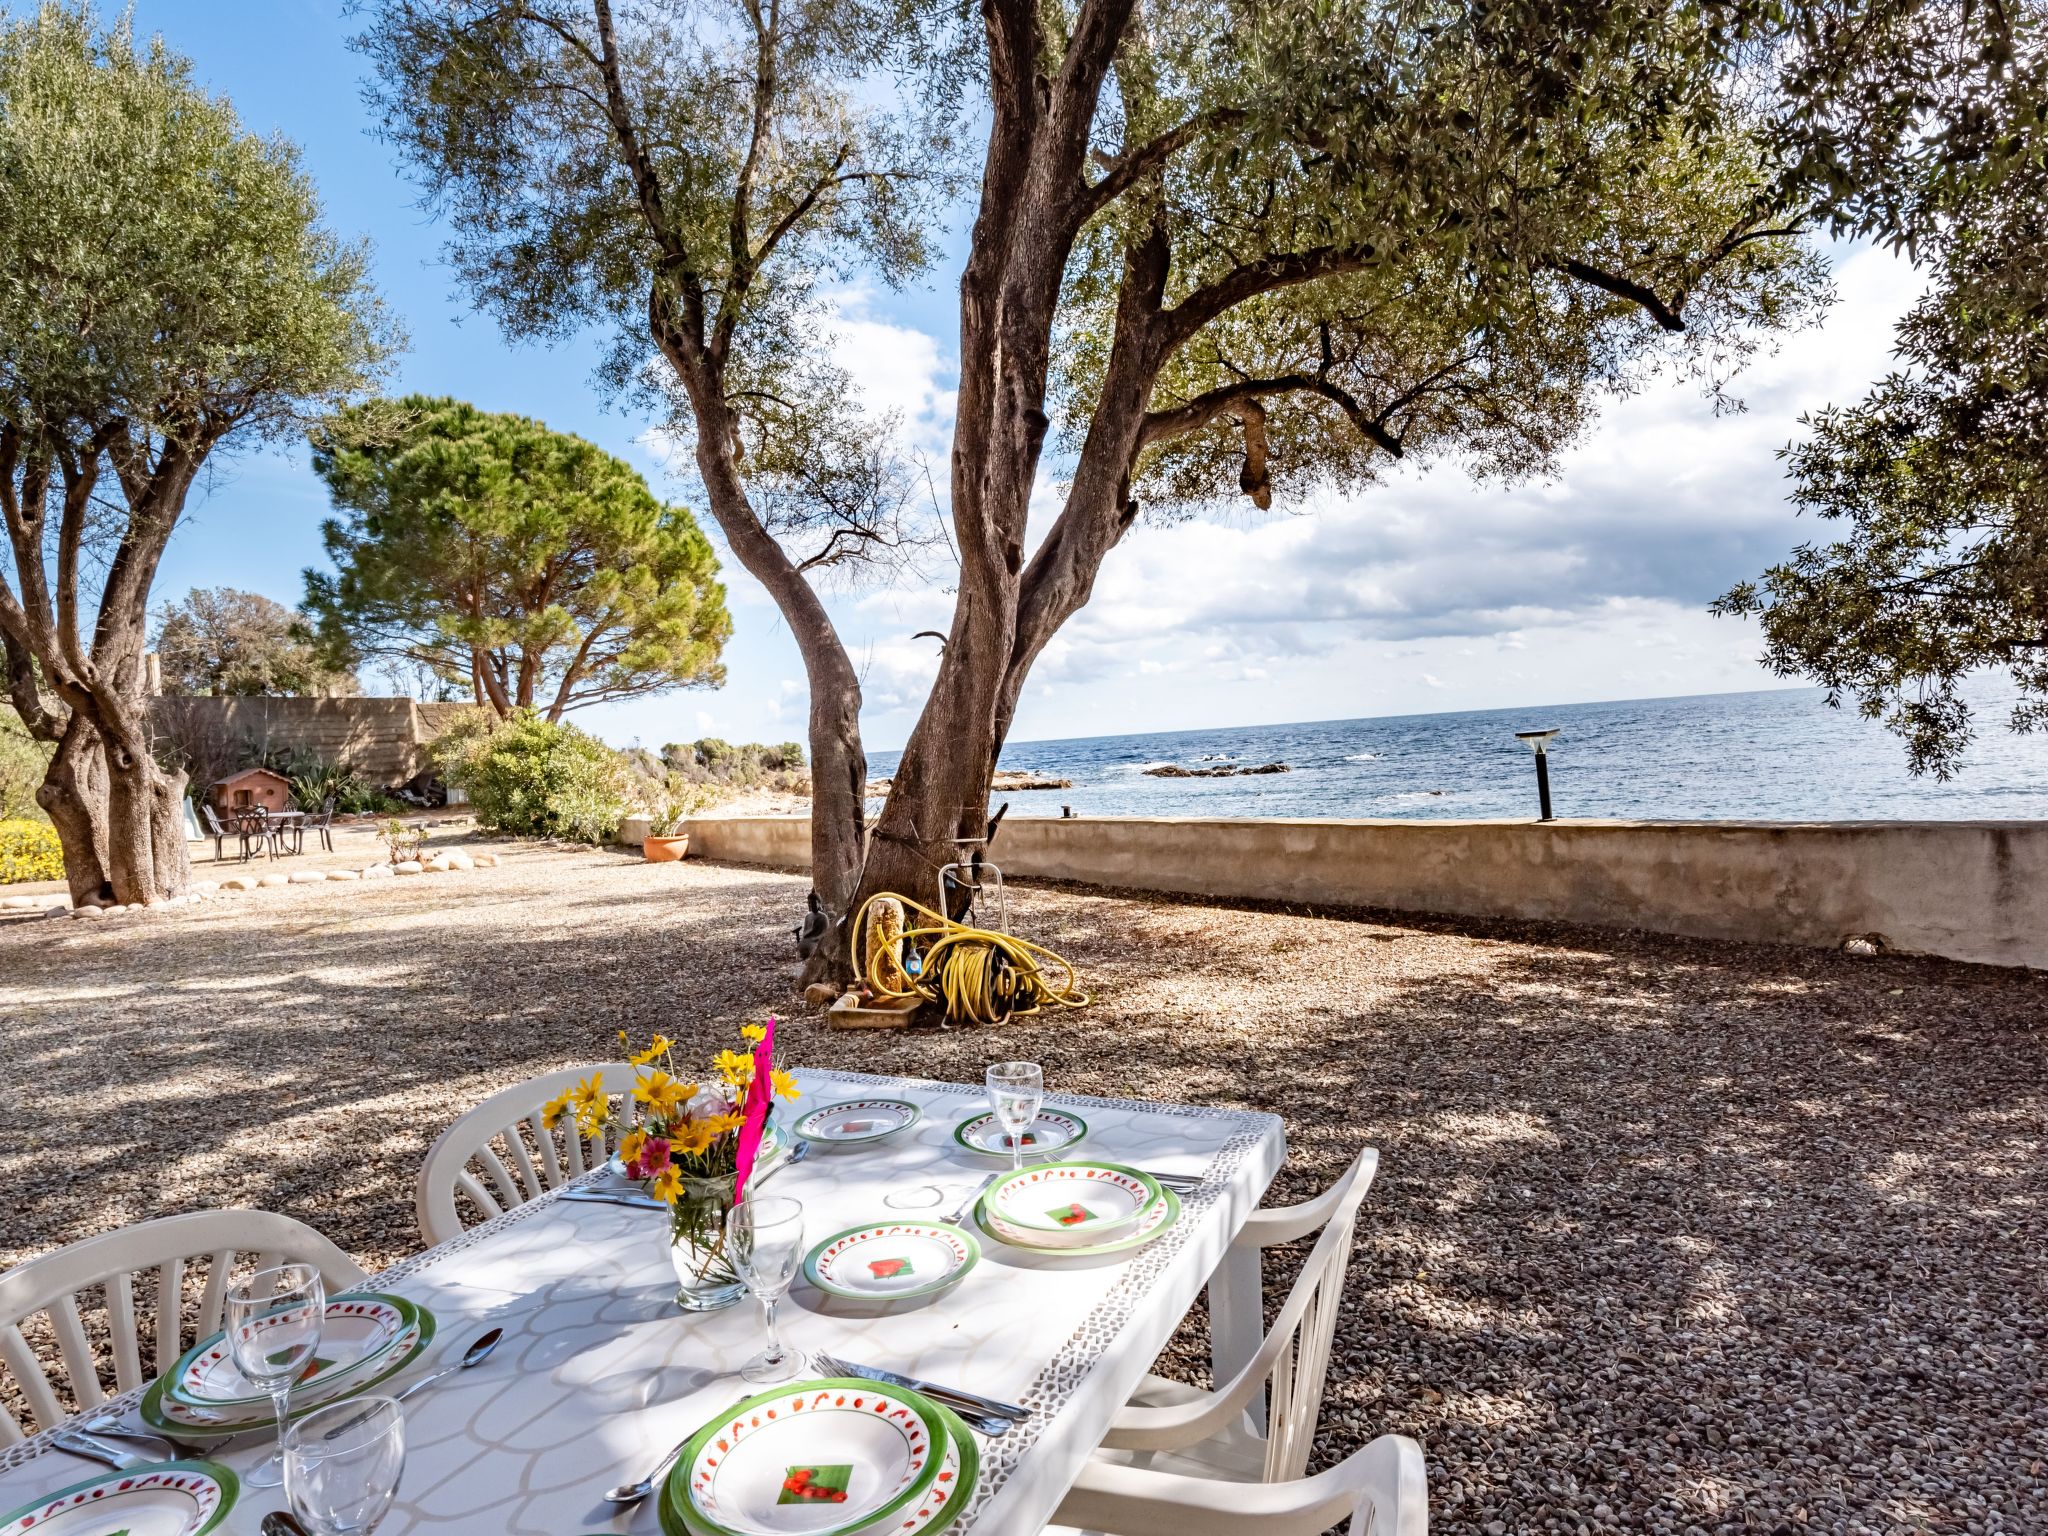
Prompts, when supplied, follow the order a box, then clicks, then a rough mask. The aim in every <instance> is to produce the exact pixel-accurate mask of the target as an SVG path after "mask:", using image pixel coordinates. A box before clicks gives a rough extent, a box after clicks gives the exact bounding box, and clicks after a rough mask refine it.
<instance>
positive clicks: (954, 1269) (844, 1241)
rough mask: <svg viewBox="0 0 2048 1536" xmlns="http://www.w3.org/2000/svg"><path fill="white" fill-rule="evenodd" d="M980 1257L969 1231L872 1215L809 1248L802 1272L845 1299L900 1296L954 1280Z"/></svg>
mask: <svg viewBox="0 0 2048 1536" xmlns="http://www.w3.org/2000/svg"><path fill="white" fill-rule="evenodd" d="M980 1261H981V1244H979V1243H977V1242H976V1241H975V1240H974V1236H973V1234H972V1233H969V1232H963V1231H961V1230H960V1228H958V1227H955V1226H949V1225H947V1224H946V1223H945V1222H943V1221H875V1222H869V1223H868V1224H867V1225H866V1226H864V1227H848V1228H847V1229H846V1230H845V1231H844V1232H835V1233H834V1234H833V1235H832V1236H830V1237H828V1238H826V1239H825V1241H823V1242H822V1243H820V1244H818V1246H817V1247H815V1248H813V1249H812V1250H811V1251H810V1252H809V1253H808V1254H807V1255H805V1257H804V1278H805V1279H806V1280H808V1281H810V1282H811V1284H812V1285H814V1286H816V1287H817V1288H818V1289H819V1290H821V1291H823V1292H824V1293H825V1294H826V1295H828V1296H843V1297H845V1298H846V1299H847V1300H848V1301H905V1300H908V1299H909V1298H910V1297H913V1296H930V1295H932V1294H934V1293H935V1292H938V1291H943V1290H945V1289H946V1288H947V1287H948V1286H953V1285H958V1284H959V1283H960V1281H961V1280H963V1279H964V1278H966V1275H967V1272H968V1271H969V1270H970V1269H972V1268H974V1266H975V1265H976V1264H977V1263H979V1262H980Z"/></svg>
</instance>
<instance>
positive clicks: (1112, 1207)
mask: <svg viewBox="0 0 2048 1536" xmlns="http://www.w3.org/2000/svg"><path fill="white" fill-rule="evenodd" d="M1159 1193H1160V1191H1159V1181H1158V1180H1157V1179H1155V1178H1153V1177H1152V1176H1151V1175H1150V1174H1148V1173H1140V1172H1139V1171H1138V1170H1137V1169H1135V1168H1126V1167H1124V1166H1122V1165H1121V1164H1119V1163H1097V1162H1089V1161H1078V1162H1068V1163H1046V1164H1043V1165H1041V1166H1039V1167H1036V1168H1025V1169H1022V1170H1020V1171H1018V1172H1016V1173H1011V1174H1005V1175H1004V1176H1003V1177H1002V1178H1000V1179H997V1180H996V1182H995V1183H994V1184H993V1185H991V1186H990V1187H989V1190H988V1192H987V1193H986V1194H984V1195H983V1196H982V1197H981V1204H982V1208H983V1209H985V1210H987V1211H988V1212H989V1213H990V1214H991V1215H992V1216H994V1217H995V1218H996V1219H997V1220H999V1221H1001V1222H1002V1223H1003V1224H1004V1225H1005V1226H1008V1227H1014V1228H1018V1229H1021V1230H1023V1231H1026V1232H1029V1233H1031V1234H1032V1236H1033V1239H1034V1240H1035V1241H1037V1242H1040V1243H1044V1244H1048V1245H1052V1246H1058V1247H1062V1248H1071V1247H1080V1246H1084V1245H1087V1244H1091V1243H1104V1242H1108V1241H1110V1240H1111V1239H1113V1238H1116V1237H1122V1236H1126V1235H1128V1230H1129V1228H1131V1227H1132V1226H1133V1225H1135V1224H1136V1222H1137V1220H1138V1216H1139V1213H1140V1212H1142V1211H1143V1210H1144V1209H1145V1207H1147V1206H1148V1205H1150V1204H1152V1202H1153V1201H1155V1200H1157V1199H1158V1198H1159Z"/></svg>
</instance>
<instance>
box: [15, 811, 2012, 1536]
mask: <svg viewBox="0 0 2048 1536" xmlns="http://www.w3.org/2000/svg"><path fill="white" fill-rule="evenodd" d="M803 891H804V885H803V883H802V882H801V881H800V880H799V879H797V878H796V877H793V876H786V875H777V874H771V873H764V872H762V871H758V870H747V869H738V868H731V867H719V866H715V865H705V864H701V863H694V862H693V863H689V864H684V865H644V864H640V863H636V862H630V861H628V860H626V859H624V858H622V857H620V856H618V855H615V854H611V853H596V852H588V851H584V852H574V853H570V852H558V851H547V850H541V849H533V848H528V849H523V850H511V851H510V852H509V856H508V858H507V861H506V863H505V865H504V866H502V867H500V868H498V869H494V870H478V871H473V872H470V873H466V874H458V875H441V876H423V877H416V878H412V879H402V880H394V881H380V882H376V883H375V884H374V885H364V884H360V883H358V884H356V885H351V886H345V887H337V886H326V885H315V886H300V887H291V888H287V889H282V890H266V891H259V892H254V893H250V894H248V895H244V896H240V897H235V898H232V899H225V900H219V901H215V902H212V903H209V904H207V905H204V906H200V907H195V908H191V909H186V910H182V911H179V912H175V913H170V914H165V915H162V916H153V915H152V916H142V917H131V918H125V919H109V920H106V921H103V922H100V923H92V924H88V923H83V922H74V921H66V920H62V919H53V920H48V921H44V920H40V919H24V920H4V921H0V1124H4V1125H5V1126H6V1128H7V1130H6V1134H5V1136H4V1137H0V1188H4V1189H6V1190H7V1191H8V1198H7V1200H6V1201H5V1202H0V1264H5V1263H13V1262H16V1261H19V1260H21V1259H24V1258H27V1257H29V1256H31V1255H33V1254H36V1253H39V1252H43V1251H46V1250H47V1249H49V1248H52V1247H55V1246H57V1245H58V1244H61V1243H64V1242H68V1241H71V1240H73V1239H76V1238H80V1237H84V1236H86V1235H88V1234H90V1233H93V1232H99V1231H103V1230H106V1229H108V1228H110V1227H113V1226H115V1225H118V1224H120V1223H124V1222H130V1221H138V1220H141V1219H143V1218H146V1217H149V1216H155V1215H160V1214H164V1213H167V1212H171V1211H177V1210H183V1209H188V1208H192V1207H198V1206H208V1205H224V1204H230V1203H233V1204H243V1205H253V1206H264V1207H269V1208H271V1209H275V1210H280V1211H285V1212H288V1213H290V1214H292V1215H294V1216H297V1217H300V1218H302V1219H304V1220H306V1221H309V1222H311V1223H313V1224H314V1225H316V1226H318V1227H320V1228H321V1229H323V1230H324V1231H326V1232H327V1233H328V1234H329V1235H331V1236H332V1237H334V1238H335V1239H336V1240H337V1241H338V1242H340V1243H341V1244H342V1246H343V1247H345V1248H348V1249H349V1250H351V1251H352V1252H353V1253H354V1254H355V1255H356V1256H357V1257H358V1258H359V1259H360V1260H361V1261H362V1262H363V1263H365V1264H366V1265H368V1266H370V1267H371V1268H376V1267H377V1266H379V1265H381V1264H384V1263H387V1262H389V1261H391V1260H394V1259H396V1258H399V1257H401V1256H403V1255H405V1254H406V1253H409V1252H411V1251H413V1250H414V1249H415V1248H416V1247H417V1246H418V1236H417V1233H416V1231H415V1229H414V1224H413V1214H412V1179H413V1175H414V1172H415V1171H416V1169H417V1168H418V1166H419V1163H420V1160H421V1157H422V1155H423V1154H424V1152H425V1151H426V1148H427V1145H428V1143H429V1142H430V1141H431V1140H432V1139H433V1137H434V1135H435V1134H436V1132H438V1131H439V1130H440V1128H441V1127H442V1126H444V1125H445V1124H446V1123H447V1122H448V1121H449V1120H451V1119H452V1118H453V1117H454V1116H455V1115H456V1114H458V1113H459V1112H460V1111H461V1110H462V1109H464V1108H466V1107H467V1106H468V1105H470V1104H472V1103H474V1102H475V1101H477V1100H478V1099H481V1098H483V1097H484V1096H485V1095H486V1094H487V1093H489V1092H491V1091H492V1090H494V1089H496V1088H499V1087H502V1086H504V1085H506V1084H509V1083H512V1082H515V1081H517V1080H519V1079H520V1078H522V1077H524V1076H526V1075H529V1074H531V1073H534V1072H538V1071H540V1070H543V1069H545V1068H549V1067H553V1066H557V1065H562V1064H565V1063H570V1062H576V1061H582V1060H590V1059H598V1058H603V1057H605V1056H607V1055H608V1054H609V1050H610V1044H611V1041H612V1039H613V1032H614V1031H615V1030H617V1029H619V1028H621V1027H625V1028H628V1029H630V1030H632V1031H634V1032H635V1033H636V1034H644V1033H645V1032H647V1031H649V1030H651V1029H654V1028H657V1027H658V1028H661V1029H664V1030H666V1031H668V1032H669V1033H670V1034H672V1035H676V1036H677V1037H678V1038H679V1039H681V1040H684V1041H686V1042H688V1041H695V1040H697V1039H703V1040H705V1041H709V1040H711V1039H713V1038H719V1039H722V1038H723V1037H724V1036H725V1034H726V1032H727V1031H729V1029H730V1028H731V1027H732V1026H733V1025H734V1024H735V1023H737V1022H740V1021H742V1020H745V1019H748V1018H753V1017H758V1016H759V1015H760V1014H761V1013H763V1012H765V1011H767V1010H770V1009H783V1010H787V1009H788V1003H789V999H788V983H789V978H790V976H791V975H792V971H793V965H792V960H791V954H792V951H791V946H790V938H789V929H790V928H791V926H792V925H793V924H794V923H795V921H796V918H797V915H798V912H799V907H800V903H801V899H802V895H803ZM1016 907H1017V916H1018V919H1019V922H1018V926H1019V927H1020V929H1021V930H1022V931H1024V932H1026V933H1027V934H1028V935H1029V936H1031V937H1033V938H1036V939H1039V940H1041V941H1043V942H1046V943H1049V944H1051V945H1053V946H1054V947H1055V948H1057V949H1059V950H1061V951H1062V952H1064V953H1066V954H1067V955H1069V956H1070V957H1071V958H1072V959H1074V960H1075V962H1076V963H1077V964H1078V965H1079V966H1080V967H1081V969H1082V971H1083V973H1084V975H1085V978H1086V982H1087V984H1088V986H1089V987H1090V988H1091V989H1092V990H1093V991H1094V992H1095V994H1096V997H1097V1001H1096V1002H1095V1004H1094V1005H1093V1006H1092V1007H1090V1008H1088V1009H1086V1010H1085V1011H1082V1012H1079V1013H1075V1014H1065V1015H1055V1016H1042V1017H1038V1018H1032V1019H1024V1020H1018V1021H1015V1022H1013V1023H1012V1024H1010V1025H1009V1026H1007V1027H1005V1028H1003V1029H1001V1030H997V1031H988V1032H972V1031H951V1032H946V1033H934V1032H924V1031H920V1032H914V1033H905V1034H874V1033H834V1032H830V1031H827V1030H826V1029H825V1028H824V1027H823V1026H822V1024H821V1023H819V1022H818V1021H817V1019H816V1018H815V1017H803V1018H801V1019H800V1021H799V1022H798V1023H797V1024H796V1026H795V1028H794V1031H793V1033H794V1036H795V1040H794V1044H795V1056H796V1059H797V1060H798V1061H799V1062H801V1063H810V1064H818V1065H832V1066H842V1067H851V1068H863V1069H870V1070H877V1071H885V1072H887V1071H899V1070H901V1071H915V1072H921V1073H926V1074H929V1075H932V1076H936V1077H948V1078H956V1079H978V1078H979V1077H980V1074H981V1071H982V1068H983V1066H984V1065H985V1064H986V1062H987V1061H988V1060H990V1059H992V1058H995V1057H998V1056H1012V1055H1029V1056H1034V1057H1036V1058H1038V1059H1039V1060H1041V1061H1042V1062H1044V1064H1045V1067H1046V1076H1047V1078H1048V1080H1049V1081H1050V1082H1051V1083H1052V1084H1053V1085H1054V1086H1055V1087H1056V1088H1064V1089H1068V1090H1071V1091H1075V1092H1082V1093H1099V1094H1112V1095H1138V1096H1143V1097H1155V1098H1160V1099H1168V1100H1179V1101H1193V1102H1200V1103H1214V1104H1232V1105H1250V1106H1257V1107H1260V1108H1265V1109H1271V1110H1274V1111H1277V1112H1278V1113H1280V1114H1281V1115H1283V1116H1285V1118H1286V1122H1287V1131H1288V1142H1289V1149H1290V1155H1289V1162H1288V1166H1287V1169H1286V1171H1285V1172H1284V1173H1283V1174H1282V1176H1281V1180H1280V1183H1279V1184H1278V1185H1277V1186H1276V1188H1275V1190H1274V1192H1273V1196H1272V1197H1271V1198H1273V1199H1275V1200H1293V1199H1298V1198H1302V1197H1305V1196H1307V1195H1309V1194H1312V1193H1314V1192H1315V1191H1316V1190H1318V1189H1320V1188H1322V1187H1323V1186H1324V1185H1325V1184H1326V1183H1327V1182H1328V1181H1329V1180H1330V1179H1331V1178H1332V1177H1334V1176H1335V1174H1336V1173H1337V1172H1338V1171H1339V1170H1340V1169H1341V1168H1342V1166H1343V1165H1344V1163H1345V1162H1346V1161H1347V1160H1348V1159H1349V1157H1350V1156H1351V1155H1352V1153H1353V1151H1354V1150H1355V1149H1356V1148H1357V1147H1358V1146H1359V1145H1361V1144H1364V1143H1371V1144H1373V1145H1375V1146H1377V1147H1379V1148H1380V1152H1381V1163H1380V1173H1379V1178H1378V1182H1377V1184H1376V1185H1375V1187H1374V1190H1373V1193H1372V1195H1371V1197H1370V1198H1369V1200H1368V1203H1367V1205H1366V1208H1365V1215H1364V1219H1363V1221H1362V1223H1361V1227H1360V1236H1359V1245H1358V1251H1357V1253H1356V1256H1355V1257H1354V1259H1353V1262H1352V1268H1351V1278H1350V1284H1349V1288H1348V1292H1347V1305H1346V1310H1345V1313H1344V1316H1343V1318H1342V1321H1341V1324H1340V1330H1339V1338H1338V1345H1337V1354H1336V1360H1335V1363H1334V1366H1333V1370H1332V1378H1331V1383H1330V1389H1329V1394H1328V1397H1327V1399H1326V1401H1325V1404H1324V1408H1323V1417H1322V1426H1323V1430H1322V1437H1321V1441H1320V1444H1319V1447H1318V1458H1319V1462H1320V1461H1327V1460H1329V1459H1332V1458H1335V1457H1337V1456H1340V1455H1342V1454H1344V1453H1345V1452H1347V1451H1349V1450H1352V1449H1355V1448H1356V1447H1357V1446H1359V1445H1360V1444H1362V1443H1364V1442H1365V1441H1366V1440H1368V1439H1370V1438H1371V1437H1372V1436H1374V1435H1376V1434H1380V1433H1383V1432H1386V1431H1388V1430H1397V1431H1400V1432H1402V1433H1404V1434H1409V1435H1413V1436H1416V1437H1417V1438H1419V1439H1420V1440H1421V1441H1422V1442H1423V1444H1424V1447H1425V1450H1426V1453H1427V1456H1428V1460H1429V1467H1430V1477H1431V1517H1432V1524H1433V1528H1434V1529H1436V1530H1438V1531H1440V1532H1445V1533H1450V1536H1509V1533H1520V1532H1529V1531H1570V1532H1623V1531H1627V1532H1673V1533H1686V1536H1694V1533H1715V1536H1724V1533H1736V1532H1745V1533H1746V1532H1799V1533H1804V1532H1831V1533H1833V1532H1840V1533H1851V1532H1887V1533H1889V1532H1902V1531H1931V1532H1965V1533H1986V1532H2014V1533H2020V1532H2044V1531H2048V1479H2044V1473H2043V1463H2044V1458H2048V1278H2044V1276H2048V1161H2044V1155H2043V1153H2044V1148H2043V1140H2044V1118H2048V1064H2044V1061H2043V1050H2042V1047H2043V1020H2044V1018H2048V977H2044V976H2042V975H2040V974H2034V973H2024V972H2014V971H1999V970H1992V969H1986V968H1979V967H1971V966H1962V965H1953V964H1947V963H1943V962H1937V961H1925V960H1910V959H1899V958H1880V959H1864V960H1858V959H1852V958H1849V957H1846V956H1841V955H1835V954H1827V953H1820V952H1815V951H1807V950H1795V949H1779V948H1766V947H1753V946H1742V945H1730V944H1714V943H1701V942H1690V941H1685V940H1675V939H1666V938H1655V937H1645V936H1636V935H1625V934H1617V933H1611V932H1604V931H1597V930H1590V929H1566V928H1560V927H1551V926H1538V925H1509V924H1490V923H1480V922H1473V921H1469V920H1458V921H1452V920H1444V921H1435V920H1427V919H1413V918H1395V917H1392V916H1389V915H1386V914H1358V913H1351V914H1309V913H1304V912H1290V911H1283V910H1279V909H1273V910H1267V911H1245V910H1240V909H1231V908H1224V907H1211V906H1203V905H1197V904H1189V903H1184V902H1177V901H1168V900H1164V899H1158V898H1151V897H1142V896H1131V895H1119V894H1111V893H1104V892H1099V891H1084V890H1080V889H1068V888H1058V887H1039V888H1035V889H1024V888H1021V887H1020V888H1019V889H1018V893H1017V901H1016ZM1273 1278H1274V1281H1275V1282H1278V1281H1284V1279H1285V1278H1286V1264H1285V1260H1284V1259H1283V1260H1282V1261H1281V1262H1280V1263H1279V1264H1276V1265H1275V1266H1274V1276H1273ZM1271 1288H1273V1289H1277V1284H1274V1285H1273V1286H1272V1287H1271ZM1201 1330H1202V1319H1201V1318H1200V1316H1199V1315H1197V1316H1195V1317H1192V1318H1191V1319H1190V1320H1189V1324H1188V1326H1187V1327H1186V1328H1185V1329H1184V1330H1183V1332H1182V1335H1181V1337H1180V1339H1179V1340H1178V1341H1177V1343H1176V1347H1175V1349H1174V1350H1173V1351H1172V1352H1170V1353H1169V1355H1168V1357H1167V1359H1166V1361H1165V1363H1164V1365H1163V1367H1162V1368H1163V1369H1165V1370H1167V1371H1168V1372H1169V1373H1173V1374H1179V1375H1183V1376H1186V1377H1188V1378H1190V1379H1195V1380H1200V1379H1201V1373H1202V1363H1201V1362H1202V1354H1201V1350H1200V1348H1199V1340H1200V1338H1201Z"/></svg>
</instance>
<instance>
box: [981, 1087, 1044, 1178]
mask: <svg viewBox="0 0 2048 1536" xmlns="http://www.w3.org/2000/svg"><path fill="white" fill-rule="evenodd" d="M987 1081H988V1102H989V1106H990V1107H991V1108H992V1109H994V1110H995V1112H996V1122H997V1123H998V1124H999V1125H1001V1126H1002V1128H1003V1132H1004V1134H1005V1135H1007V1136H1008V1137H1009V1138H1010V1171H1011V1172H1012V1173H1016V1172H1019V1171H1021V1170H1022V1169H1023V1167H1024V1133H1025V1132H1026V1131H1027V1130H1029V1129H1030V1128H1031V1122H1032V1121H1034V1120H1036V1119H1037V1118H1038V1106H1039V1105H1040V1104H1041V1103H1042V1102H1044V1099H1045V1074H1044V1073H1043V1072H1041V1071H1040V1070H1039V1069H1038V1063H1037V1062H1035V1061H999V1062H997V1063H996V1064H995V1065H994V1066H992V1067H990V1068H989V1069H988V1079H987Z"/></svg>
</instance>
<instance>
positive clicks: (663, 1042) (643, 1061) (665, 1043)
mask: <svg viewBox="0 0 2048 1536" xmlns="http://www.w3.org/2000/svg"><path fill="white" fill-rule="evenodd" d="M674 1044H675V1042H674V1041H673V1040H671V1039H669V1037H668V1036H667V1035H656V1036H655V1037H654V1038H653V1039H652V1040H650V1041H648V1042H647V1049H646V1050H644V1051H642V1052H641V1053H640V1054H639V1055H637V1056H635V1057H632V1058H631V1060H632V1063H633V1065H634V1066H636V1067H644V1066H646V1065H647V1063H649V1062H650V1061H652V1060H654V1059H655V1058H656V1057H657V1056H666V1055H667V1054H668V1053H669V1050H670V1048H671V1047H673V1046H674Z"/></svg>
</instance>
